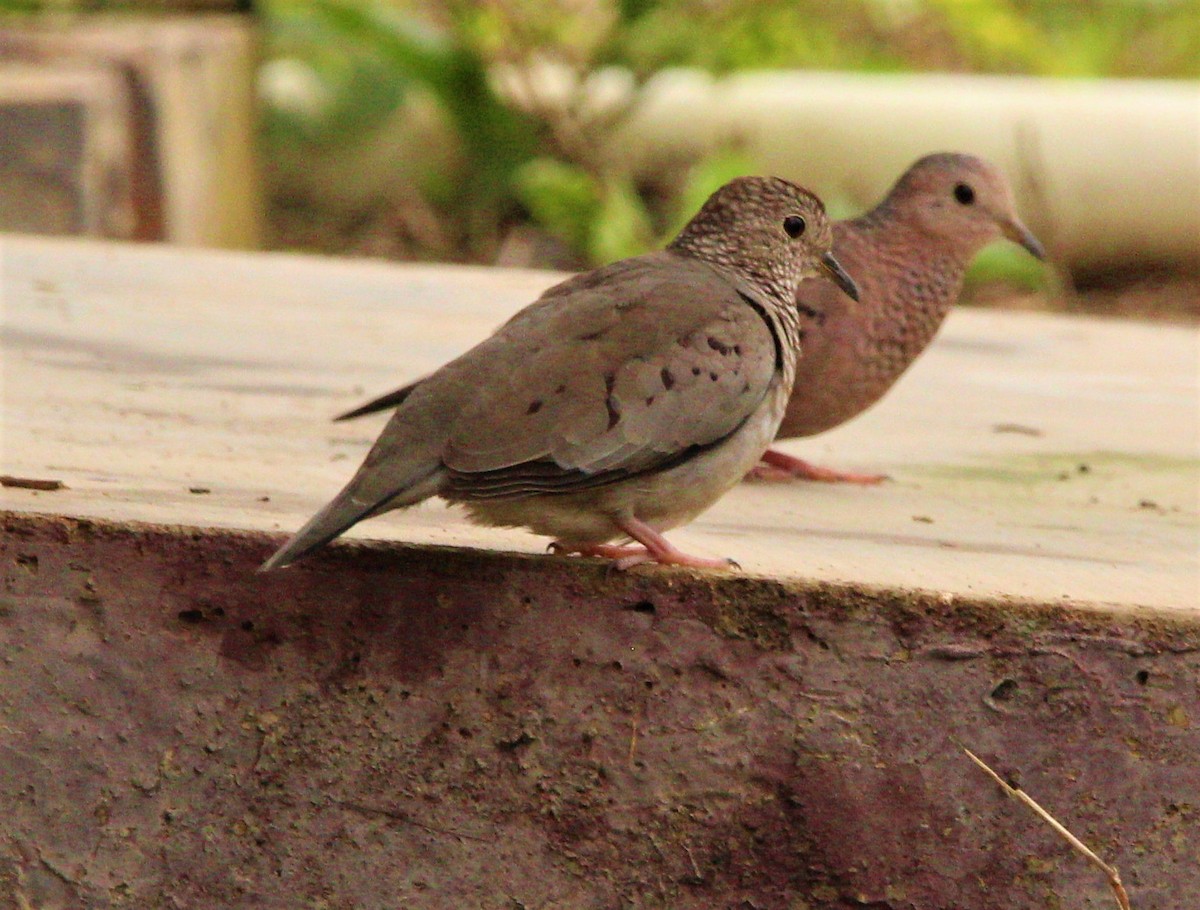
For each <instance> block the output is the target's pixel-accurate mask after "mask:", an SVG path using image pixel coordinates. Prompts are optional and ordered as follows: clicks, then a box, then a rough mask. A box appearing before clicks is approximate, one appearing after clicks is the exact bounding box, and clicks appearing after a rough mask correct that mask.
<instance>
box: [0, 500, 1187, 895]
mask: <svg viewBox="0 0 1200 910" xmlns="http://www.w3.org/2000/svg"><path fill="white" fill-rule="evenodd" d="M2 522H3V524H2V527H3V537H2V538H0V565H2V567H3V575H4V594H3V600H2V601H0V640H2V641H3V654H4V660H3V662H2V663H0V728H2V729H3V730H4V738H3V741H2V744H0V748H2V749H3V752H4V760H3V762H0V813H2V814H3V817H4V818H5V820H6V821H5V830H6V840H5V849H4V852H3V853H2V854H0V882H3V884H4V887H3V889H2V890H4V891H5V892H7V893H9V894H13V895H16V899H17V901H18V903H17V904H15V905H14V906H73V907H74V906H89V907H101V906H121V905H126V906H221V907H263V906H268V907H270V906H279V907H283V906H300V905H304V906H307V905H310V903H312V904H316V903H320V902H325V905H326V906H355V907H372V906H405V907H414V908H461V907H466V906H478V907H484V908H507V907H517V906H523V907H617V906H631V907H671V908H713V907H755V908H761V910H767V908H772V910H774V908H780V910H782V908H794V907H809V908H841V907H849V906H872V907H880V908H897V910H898V908H907V907H913V906H919V907H923V908H950V907H955V908H960V907H972V908H974V907H990V906H1004V907H1011V908H1034V907H1037V908H1043V907H1045V906H1047V905H1058V903H1061V905H1063V906H1084V905H1089V906H1090V905H1092V904H1095V905H1096V906H1104V905H1105V901H1106V900H1107V894H1106V886H1105V884H1104V882H1103V881H1102V880H1101V879H1100V878H1099V877H1098V876H1097V875H1096V874H1095V872H1094V870H1092V869H1091V868H1089V867H1087V866H1086V864H1084V863H1083V862H1082V861H1081V860H1079V859H1078V858H1077V857H1075V856H1074V855H1073V854H1070V853H1068V852H1067V850H1066V848H1065V847H1063V846H1062V845H1061V844H1060V842H1058V841H1057V840H1056V839H1055V837H1054V836H1053V835H1052V834H1051V833H1050V832H1049V831H1048V830H1046V829H1045V828H1043V827H1041V826H1040V825H1039V824H1038V823H1037V822H1035V821H1034V820H1033V819H1032V818H1031V817H1029V816H1028V815H1027V814H1026V812H1025V811H1024V810H1023V809H1022V808H1020V807H1019V806H1017V805H1015V804H1014V803H1012V802H1009V801H1007V800H1005V799H1004V798H1003V797H1002V796H1001V795H1000V794H999V793H998V792H997V791H996V790H995V789H994V787H993V785H992V784H990V783H989V782H987V781H986V780H985V779H984V778H983V777H982V776H981V775H980V774H979V772H978V771H977V770H976V769H974V768H973V767H972V766H971V765H970V764H969V763H968V762H967V761H966V760H965V758H964V757H963V756H962V754H961V752H959V750H958V747H957V745H956V744H955V740H959V741H961V742H963V743H965V744H967V745H969V746H970V747H971V748H973V749H975V750H976V751H978V752H980V753H981V754H983V755H984V756H985V757H986V758H987V759H988V760H989V761H991V762H992V763H994V765H995V766H996V767H998V768H999V769H1001V770H1002V771H1006V772H1014V773H1016V774H1017V775H1018V778H1019V780H1020V782H1021V785H1022V786H1023V787H1025V788H1026V789H1027V790H1028V791H1029V792H1031V793H1032V794H1034V795H1035V796H1037V797H1038V798H1039V799H1041V800H1042V801H1043V802H1044V803H1045V804H1047V805H1048V807H1050V808H1051V810H1052V811H1054V812H1056V813H1057V814H1058V815H1059V816H1060V817H1061V818H1062V819H1063V820H1064V821H1066V822H1067V823H1068V824H1069V825H1070V826H1071V827H1072V828H1073V830H1074V831H1076V832H1077V833H1078V834H1079V835H1080V836H1082V837H1084V838H1085V839H1086V840H1088V841H1089V842H1090V843H1091V844H1092V845H1093V846H1095V847H1096V848H1098V849H1099V850H1101V851H1102V852H1103V853H1104V854H1105V855H1106V857H1107V858H1108V859H1109V860H1110V861H1112V862H1114V863H1116V864H1117V865H1118V866H1119V867H1120V869H1121V870H1122V874H1123V877H1124V878H1125V880H1126V883H1127V885H1128V886H1129V890H1130V893H1131V896H1132V898H1133V902H1134V906H1136V907H1138V908H1139V910H1178V908H1179V907H1181V906H1183V905H1184V904H1183V903H1181V901H1182V900H1183V899H1184V896H1185V895H1189V894H1192V895H1194V894H1198V893H1200V867H1197V866H1196V864H1195V863H1193V862H1191V861H1190V859H1189V858H1190V857H1192V856H1193V855H1194V837H1193V835H1194V830H1195V825H1196V816H1195V813H1196V811H1197V808H1196V805H1195V794H1196V792H1198V790H1200V768H1198V767H1197V765H1196V763H1195V756H1196V754H1198V753H1200V732H1198V731H1200V727H1198V726H1197V722H1198V717H1197V712H1196V690H1195V680H1196V679H1197V677H1198V675H1200V626H1198V625H1197V624H1196V623H1195V622H1193V621H1191V620H1187V621H1183V620H1176V619H1169V618H1164V617H1158V618H1150V617H1141V618H1138V617H1132V616H1128V617H1125V618H1123V619H1121V620H1119V621H1113V619H1112V617H1108V616H1101V615H1098V614H1097V613H1096V612H1095V611H1093V610H1079V609H1072V608H1061V607H1059V608H1052V609H1047V608H1042V607H1037V606H1032V605H1028V604H1009V605H1008V606H1007V608H1006V609H1003V610H998V609H996V608H995V605H994V604H990V603H980V602H978V601H971V600H969V599H944V598H940V597H936V596H925V595H906V596H903V597H896V596H894V595H888V594H886V593H882V592H877V591H875V592H873V591H868V590H864V589H861V588H855V587H853V586H832V585H826V584H811V583H809V584H806V583H801V582H770V581H766V580H760V579H747V578H739V577H714V576H710V575H695V574H690V573H686V572H661V573H653V574H647V575H638V574H635V573H626V574H613V573H609V572H606V571H605V570H604V569H602V568H601V567H599V566H597V565H595V564H592V563H590V562H585V561H570V562H568V561H555V560H547V559H542V558H536V557H530V556H522V555H516V554H497V553H489V552H483V551H475V550H468V549H461V548H437V547H409V546H396V545H364V544H349V545H344V546H340V547H336V548H333V549H331V550H329V551H327V552H325V553H323V554H321V555H320V556H319V557H317V558H316V559H314V560H313V561H311V562H310V563H306V564H302V565H301V566H299V567H297V568H296V569H295V570H294V571H293V572H290V573H279V574H275V575H269V576H259V575H255V574H254V573H253V569H254V567H255V566H256V565H257V563H258V562H259V561H260V560H261V559H262V558H263V556H264V555H265V554H266V553H267V552H269V550H270V549H271V547H272V545H273V543H274V540H275V538H273V537H272V536H270V535H265V534H261V533H250V532H228V531H208V530H201V529H188V528H179V527H174V528H168V527H161V526H154V525H138V524H121V523H110V522H104V521H79V520H73V519H67V518H62V517H57V516H48V515H14V514H7V515H5V516H3V519H2ZM22 901H24V903H22ZM1056 902H1057V903H1056Z"/></svg>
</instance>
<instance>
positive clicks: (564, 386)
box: [554, 382, 567, 395]
mask: <svg viewBox="0 0 1200 910" xmlns="http://www.w3.org/2000/svg"><path fill="white" fill-rule="evenodd" d="M566 390H567V384H566V383H565V382H564V383H563V384H562V385H560V386H559V387H558V388H557V389H555V390H554V394H555V395H561V394H562V393H563V392H565V391H566Z"/></svg>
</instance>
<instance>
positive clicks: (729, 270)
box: [667, 230, 799, 309]
mask: <svg viewBox="0 0 1200 910" xmlns="http://www.w3.org/2000/svg"><path fill="white" fill-rule="evenodd" d="M667 252H669V253H673V254H674V255H676V256H684V257H686V258H689V259H695V260H699V261H700V262H702V263H704V264H705V265H707V266H708V267H709V268H711V269H712V270H713V271H714V272H716V273H717V274H719V275H720V276H721V277H722V278H724V279H725V280H726V281H728V282H729V283H730V284H732V285H733V286H734V287H737V288H739V289H741V290H743V291H747V292H749V293H750V294H752V295H753V296H754V297H755V298H758V299H760V301H761V302H762V303H763V304H765V305H768V306H770V307H772V308H780V309H786V308H788V307H789V305H790V304H791V301H792V298H793V297H794V295H795V293H796V285H797V284H798V282H799V278H798V276H797V275H795V274H793V272H792V270H791V269H790V268H789V267H788V265H787V264H784V263H778V262H773V261H767V262H761V263H760V262H759V260H757V259H756V258H754V257H752V256H748V255H746V253H745V252H744V251H742V250H739V249H738V248H737V247H736V246H730V245H726V244H722V243H721V242H719V238H714V237H713V236H712V235H706V234H699V233H696V234H692V233H689V232H688V231H686V230H685V231H684V232H683V233H681V234H680V235H679V236H678V237H676V238H675V239H674V240H673V241H671V243H670V244H669V245H668V246H667Z"/></svg>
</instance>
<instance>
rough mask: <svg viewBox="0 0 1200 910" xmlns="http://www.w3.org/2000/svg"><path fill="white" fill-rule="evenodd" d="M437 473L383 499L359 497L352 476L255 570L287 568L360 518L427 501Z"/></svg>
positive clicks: (436, 482)
mask: <svg viewBox="0 0 1200 910" xmlns="http://www.w3.org/2000/svg"><path fill="white" fill-rule="evenodd" d="M439 468H440V466H439ZM441 474H442V472H441V470H440V469H438V468H435V469H433V470H430V471H429V473H427V474H425V476H423V477H420V478H418V479H416V480H415V481H413V482H410V483H407V484H404V485H402V486H401V487H400V489H399V490H397V491H395V492H392V493H390V494H387V495H384V496H378V495H363V494H364V493H365V492H366V491H364V490H363V489H362V486H363V484H361V483H359V478H358V477H356V478H355V479H354V480H352V481H350V483H349V484H348V485H347V486H346V488H345V489H344V490H342V492H340V493H338V495H337V496H335V497H334V498H333V500H332V501H331V502H330V503H329V504H328V505H327V506H325V508H323V509H321V511H319V512H318V513H317V514H316V515H314V516H313V517H312V518H310V519H309V520H308V522H307V524H305V525H304V527H302V528H301V529H300V530H299V531H297V532H296V533H295V534H294V535H292V538H291V540H289V541H288V542H287V543H285V544H284V545H283V546H282V547H280V548H279V549H278V550H276V551H275V552H274V553H273V554H272V555H271V557H270V558H269V559H268V560H267V561H266V562H264V563H263V564H262V565H261V566H259V567H258V571H260V572H269V571H271V570H272V569H282V568H283V567H285V566H290V565H291V564H292V563H294V562H296V560H298V559H301V558H303V557H304V556H307V555H308V554H309V553H311V552H312V551H313V550H316V549H317V548H318V547H322V546H324V545H325V544H327V543H329V541H331V540H333V539H334V538H335V537H337V536H338V535H339V534H342V533H344V532H345V531H347V530H349V529H350V528H351V527H353V526H354V525H356V524H358V523H359V522H360V521H362V520H363V519H364V518H370V517H371V516H372V515H378V514H380V513H381V512H387V511H389V510H391V509H400V508H404V507H405V506H411V505H413V504H414V503H417V502H420V501H421V500H422V499H428V498H429V497H430V496H433V495H435V494H436V493H437V491H438V487H439V486H440V484H441Z"/></svg>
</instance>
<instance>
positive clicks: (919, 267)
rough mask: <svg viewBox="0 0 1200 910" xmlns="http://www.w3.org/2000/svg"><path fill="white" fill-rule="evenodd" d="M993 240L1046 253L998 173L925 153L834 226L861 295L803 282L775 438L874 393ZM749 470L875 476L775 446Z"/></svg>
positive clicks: (915, 350) (816, 423) (842, 418)
mask: <svg viewBox="0 0 1200 910" xmlns="http://www.w3.org/2000/svg"><path fill="white" fill-rule="evenodd" d="M1002 237H1006V238H1008V239H1009V240H1012V241H1015V242H1016V243H1019V244H1020V245H1021V246H1023V247H1025V249H1027V250H1028V251H1029V252H1030V253H1032V254H1033V255H1034V256H1036V257H1037V258H1038V259H1042V258H1044V256H1045V252H1044V250H1043V249H1042V245H1041V244H1040V243H1039V242H1038V241H1037V239H1036V238H1035V237H1034V236H1033V234H1031V233H1030V232H1029V229H1028V228H1026V227H1025V226H1024V225H1023V224H1022V223H1021V221H1020V219H1018V218H1017V214H1016V210H1015V206H1014V204H1013V197H1012V192H1011V190H1010V189H1009V187H1008V183H1007V182H1006V181H1005V179H1004V176H1003V175H1002V174H1001V173H1000V171H999V170H998V169H997V168H996V167H995V166H993V165H992V164H990V163H989V162H987V161H984V160H982V159H980V158H976V157H974V156H973V155H960V154H949V153H943V154H936V155H927V156H926V157H924V158H921V159H920V160H919V161H917V162H916V163H915V164H914V165H913V166H912V167H910V168H909V169H908V170H907V171H906V172H905V173H904V175H903V176H902V177H901V178H900V179H899V180H898V181H897V182H896V185H895V186H894V187H892V190H891V192H889V193H888V195H887V196H886V198H884V200H883V201H882V202H880V203H879V205H877V206H876V207H875V208H873V209H872V210H871V211H869V212H867V213H866V214H864V215H862V216H860V217H858V218H854V219H852V220H849V221H839V222H837V223H835V225H834V228H833V238H834V240H833V249H834V252H835V253H836V255H837V258H838V260H839V261H840V262H841V263H842V264H843V265H844V266H845V267H846V269H847V270H848V271H849V272H850V274H852V275H853V276H854V277H855V280H856V281H857V282H858V287H859V291H860V297H859V299H858V301H852V300H850V299H848V298H847V297H846V295H844V294H843V293H841V291H839V290H838V289H837V288H836V287H834V286H833V285H830V284H828V283H827V282H825V281H821V280H819V279H816V280H812V281H805V282H803V283H802V284H801V286H800V289H799V291H798V292H797V294H796V302H797V305H798V306H799V308H800V335H799V337H800V347H801V352H802V353H801V357H800V360H799V362H798V363H797V366H796V383H795V386H794V387H793V389H792V398H791V401H789V402H788V406H787V413H786V414H785V415H784V418H783V422H782V423H781V424H780V427H779V433H778V436H777V438H779V439H790V438H792V437H797V436H813V435H815V434H817V433H822V432H824V431H825V430H828V429H832V428H833V427H836V426H838V425H840V424H842V423H845V422H846V421H847V420H850V418H852V417H855V416H857V415H858V414H861V413H862V412H863V411H865V410H866V409H867V408H869V407H870V406H871V405H873V404H874V403H875V402H877V401H878V400H879V399H880V398H882V397H883V396H884V394H886V393H887V391H888V389H890V388H891V387H892V385H893V384H894V383H895V382H896V380H898V379H899V378H900V376H901V374H903V373H904V371H905V370H907V369H908V367H909V366H910V365H911V364H912V362H913V361H914V360H916V359H917V357H918V356H919V355H920V354H921V352H922V351H924V350H925V347H926V346H927V345H928V344H929V342H930V341H932V340H933V337H934V335H936V334H937V331H938V329H939V328H940V327H941V324H942V321H943V320H944V319H945V317H946V314H947V313H948V312H949V310H950V307H951V306H953V304H954V302H955V301H956V300H957V299H958V295H959V292H960V291H961V289H962V284H963V276H964V275H965V274H966V270H967V266H968V265H970V263H971V260H972V259H973V258H974V257H975V254H976V253H978V252H979V251H980V250H981V249H982V248H983V247H985V246H987V245H988V244H989V243H991V242H992V241H994V240H999V239H1001V238H1002ZM752 476H755V477H759V478H764V477H765V478H774V479H779V478H783V477H799V478H804V479H807V480H823V481H846V482H851V483H868V484H869V483H878V482H879V481H881V480H884V479H885V477H884V475H882V474H855V473H849V472H843V471H835V470H831V469H829V468H823V467H817V466H815V465H811V464H809V463H808V462H806V461H803V460H801V459H799V458H795V457H793V456H791V455H786V454H784V453H783V452H779V451H777V450H775V449H770V450H768V451H767V452H766V453H765V454H764V456H763V465H761V466H760V467H759V468H757V469H756V470H755V471H754V472H753V473H752Z"/></svg>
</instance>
